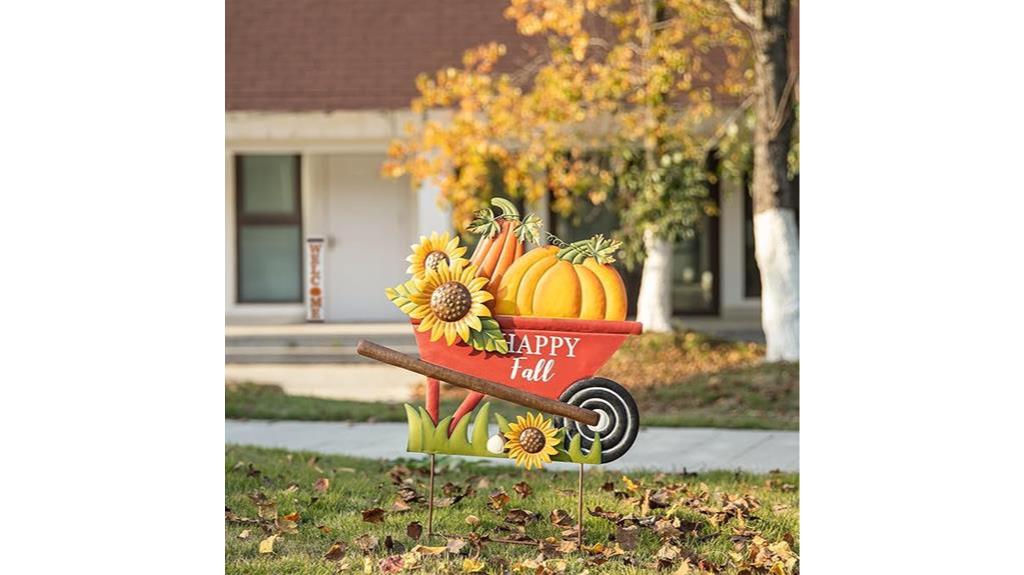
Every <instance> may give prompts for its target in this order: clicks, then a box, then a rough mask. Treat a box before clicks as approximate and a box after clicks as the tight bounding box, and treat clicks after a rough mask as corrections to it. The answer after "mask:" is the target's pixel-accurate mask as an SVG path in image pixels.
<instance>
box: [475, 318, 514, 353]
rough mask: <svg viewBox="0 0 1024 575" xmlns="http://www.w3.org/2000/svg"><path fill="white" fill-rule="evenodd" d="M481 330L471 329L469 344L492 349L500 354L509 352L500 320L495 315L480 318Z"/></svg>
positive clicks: (480, 348)
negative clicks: (499, 323)
mask: <svg viewBox="0 0 1024 575" xmlns="http://www.w3.org/2000/svg"><path fill="white" fill-rule="evenodd" d="M480 327H481V329H480V330H475V329H470V330H469V342H467V343H469V345H470V346H472V347H473V349H478V350H480V351H491V352H495V353H500V354H506V353H508V342H507V341H505V336H504V335H503V334H502V333H501V326H500V325H498V320H496V319H494V318H493V317H481V318H480Z"/></svg>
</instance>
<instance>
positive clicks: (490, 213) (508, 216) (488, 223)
mask: <svg viewBox="0 0 1024 575" xmlns="http://www.w3.org/2000/svg"><path fill="white" fill-rule="evenodd" d="M491 205H492V206H494V207H495V208H498V210H499V211H500V212H501V213H500V214H495V213H494V210H492V209H490V208H484V209H482V210H477V212H476V213H474V214H473V215H474V216H476V219H474V220H473V221H472V222H470V224H469V231H470V232H472V233H474V234H480V235H482V236H483V237H485V238H492V237H494V236H495V235H497V234H498V232H500V231H501V222H500V221H499V220H509V221H514V222H517V221H519V210H517V209H516V206H515V204H513V203H512V202H510V201H508V200H506V199H505V198H491Z"/></svg>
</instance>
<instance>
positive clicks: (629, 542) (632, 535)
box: [615, 525, 640, 551]
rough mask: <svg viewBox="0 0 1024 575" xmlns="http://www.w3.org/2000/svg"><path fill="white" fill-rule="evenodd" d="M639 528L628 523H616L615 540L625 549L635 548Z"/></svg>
mask: <svg viewBox="0 0 1024 575" xmlns="http://www.w3.org/2000/svg"><path fill="white" fill-rule="evenodd" d="M639 529H640V528H639V527H637V526H636V525H630V526H629V527H623V526H621V525H617V526H616V527H615V542H616V543H618V544H619V545H621V546H622V548H623V549H626V550H627V551H632V550H634V549H636V540H637V535H638V534H637V532H638V531H639Z"/></svg>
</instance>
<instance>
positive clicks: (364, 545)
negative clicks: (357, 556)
mask: <svg viewBox="0 0 1024 575" xmlns="http://www.w3.org/2000/svg"><path fill="white" fill-rule="evenodd" d="M355 544H356V546H357V547H359V549H361V550H362V551H363V553H369V552H371V551H373V550H375V549H377V538H376V537H374V536H373V535H370V534H369V533H365V534H363V535H360V536H359V537H357V538H356V539H355Z"/></svg>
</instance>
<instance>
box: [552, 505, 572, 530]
mask: <svg viewBox="0 0 1024 575" xmlns="http://www.w3.org/2000/svg"><path fill="white" fill-rule="evenodd" d="M549 517H550V519H551V523H552V524H553V525H554V526H555V527H572V526H573V525H575V524H576V521H574V520H573V518H572V517H571V516H570V515H569V512H568V511H566V510H564V509H554V510H552V511H551V515H550V516H549Z"/></svg>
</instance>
